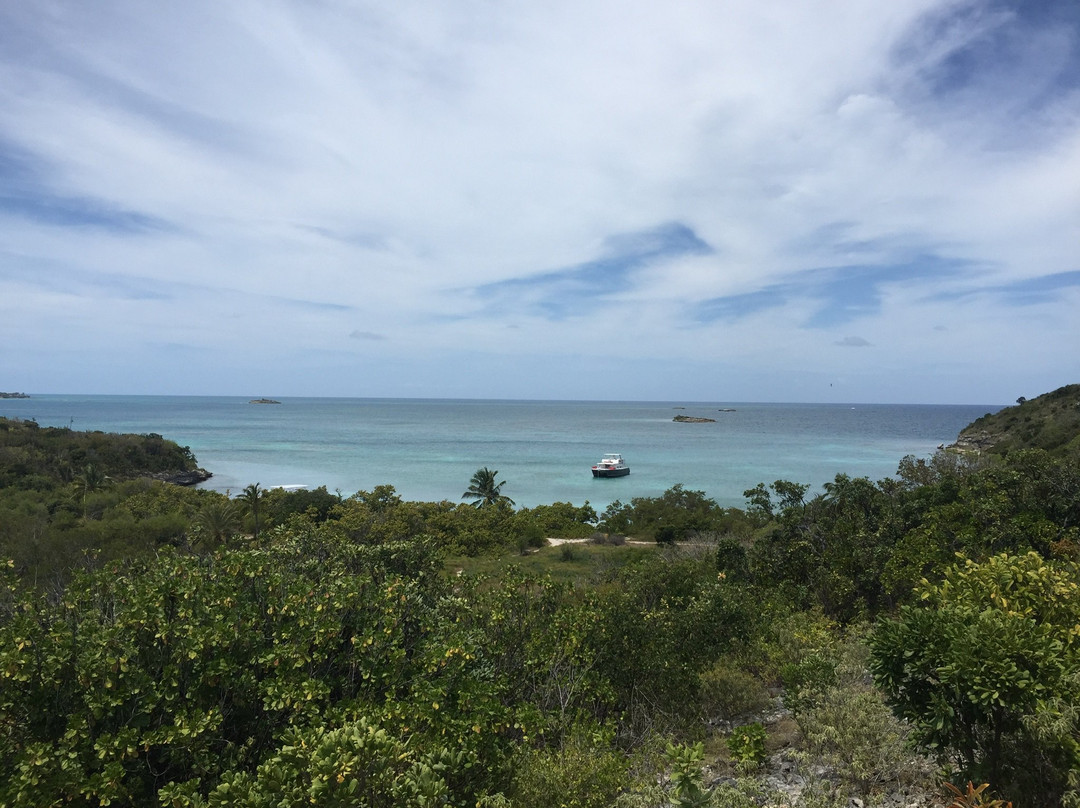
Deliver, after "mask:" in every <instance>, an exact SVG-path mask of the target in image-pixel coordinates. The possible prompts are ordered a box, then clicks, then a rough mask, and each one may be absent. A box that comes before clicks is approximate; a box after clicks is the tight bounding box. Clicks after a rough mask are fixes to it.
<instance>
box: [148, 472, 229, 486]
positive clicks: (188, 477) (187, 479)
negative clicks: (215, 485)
mask: <svg viewBox="0 0 1080 808" xmlns="http://www.w3.org/2000/svg"><path fill="white" fill-rule="evenodd" d="M147 476H149V477H150V479H152V480H160V481H161V482H163V483H172V484H173V485H183V486H191V485H198V484H199V483H204V482H206V481H207V480H209V479H210V478H211V477H213V476H214V475H213V474H211V473H210V472H209V471H207V470H206V469H191V470H190V471H159V472H156V473H154V474H150V475H147Z"/></svg>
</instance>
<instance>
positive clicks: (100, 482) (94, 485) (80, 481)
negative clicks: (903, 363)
mask: <svg viewBox="0 0 1080 808" xmlns="http://www.w3.org/2000/svg"><path fill="white" fill-rule="evenodd" d="M107 482H109V478H108V477H106V476H105V474H104V473H103V472H102V471H101V469H99V468H98V467H97V466H95V465H94V464H93V463H90V464H88V465H87V466H86V468H84V469H83V470H82V472H81V473H80V474H78V475H76V477H75V479H74V480H72V481H71V484H72V486H73V487H74V489H75V493H76V494H77V495H78V496H79V498H80V499H81V500H82V509H83V519H85V518H86V498H87V497H88V496H89V495H90V494H93V493H95V492H96V491H100V490H101V489H103V488H104V487H105V484H106V483H107Z"/></svg>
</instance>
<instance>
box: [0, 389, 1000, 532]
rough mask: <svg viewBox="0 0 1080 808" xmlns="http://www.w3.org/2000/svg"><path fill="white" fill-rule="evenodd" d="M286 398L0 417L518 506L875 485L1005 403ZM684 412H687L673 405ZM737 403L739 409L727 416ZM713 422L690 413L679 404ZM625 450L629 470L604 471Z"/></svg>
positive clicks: (17, 412)
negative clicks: (597, 466) (479, 492)
mask: <svg viewBox="0 0 1080 808" xmlns="http://www.w3.org/2000/svg"><path fill="white" fill-rule="evenodd" d="M281 401H282V403H281V404H280V405H272V404H249V403H248V399H242V398H231V397H197V396H75V395H64V396H60V395H42V396H34V397H33V398H30V399H5V400H0V415H5V416H8V417H19V418H33V419H35V420H36V421H37V422H38V423H39V424H41V425H43V426H71V427H72V428H73V429H82V430H91V429H97V430H104V431H108V432H136V433H148V432H156V433H158V434H161V435H164V436H165V437H166V438H169V439H171V440H174V441H176V442H177V443H179V444H181V445H182V446H190V447H191V450H192V451H193V452H195V455H196V456H197V457H198V459H199V464H200V465H201V466H203V467H204V468H206V469H208V470H209V471H211V472H213V474H214V477H213V479H212V480H211V481H209V483H207V486H208V487H210V488H214V489H217V490H221V491H225V490H227V489H231V490H232V491H233V492H234V493H235V492H237V491H239V490H240V489H242V488H243V487H244V486H245V485H248V484H249V483H253V482H258V483H261V484H262V485H263V487H270V486H274V485H305V486H308V487H312V488H314V487H316V486H319V485H325V486H326V487H327V488H329V489H330V490H331V491H333V490H335V489H339V490H340V491H341V492H342V493H343V494H351V493H353V492H355V491H357V490H371V489H372V488H374V487H375V486H376V485H381V484H386V483H388V484H390V485H393V486H394V487H395V488H396V489H397V492H398V493H399V494H400V495H401V496H402V497H404V498H405V499H411V500H442V499H449V500H453V501H459V500H460V499H461V494H462V492H463V491H464V490H465V488H466V487H467V486H468V481H469V478H470V477H471V476H472V474H473V472H475V471H476V469H478V468H480V467H481V466H487V467H489V468H491V469H497V470H498V472H499V478H500V479H504V480H506V485H505V487H504V489H503V491H504V492H505V493H506V494H507V495H509V496H510V497H512V498H513V499H514V500H515V501H516V502H517V504H518V505H525V506H533V505H539V504H548V503H552V502H567V501H569V502H573V503H574V504H576V505H580V504H582V503H584V502H585V501H586V500H588V501H589V502H591V503H592V505H593V506H594V507H596V509H597V510H598V511H600V510H603V508H604V507H606V506H607V505H608V504H610V503H611V502H612V501H613V500H615V499H621V500H622V501H624V502H625V501H628V500H629V499H630V498H632V497H635V496H656V495H658V494H661V493H663V492H664V491H665V490H667V489H668V488H670V487H671V486H672V485H675V484H676V483H683V484H684V485H685V486H686V487H687V488H691V489H696V490H701V491H704V492H705V493H706V494H708V495H709V496H711V497H713V498H714V499H716V501H717V502H719V503H720V504H721V505H724V506H729V507H730V506H740V507H741V506H742V505H744V500H743V491H745V490H746V489H748V488H752V487H753V486H755V485H757V483H759V482H766V483H769V482H772V481H774V480H778V479H785V480H792V481H795V482H801V483H808V484H810V485H811V486H812V487H813V488H814V489H819V488H820V486H821V485H822V484H823V483H825V482H828V481H829V480H832V479H833V478H834V477H835V476H836V474H838V473H840V472H843V473H846V474H849V475H851V476H853V477H861V476H866V477H870V478H871V479H874V480H878V479H881V478H883V477H887V476H891V475H892V474H894V473H895V471H896V467H897V464H898V463H899V461H900V459H901V458H902V457H904V456H905V455H908V454H914V455H917V456H920V457H925V456H928V455H929V454H931V453H932V452H933V451H934V449H935V448H936V447H937V446H938V445H939V444H942V443H951V442H952V441H953V440H954V439H955V438H956V436H957V434H958V433H959V431H960V430H961V429H962V428H963V427H965V426H967V424H969V423H970V422H971V421H973V420H975V419H976V418H978V417H979V416H980V415H983V414H984V413H987V412H992V411H996V410H998V409H1000V408H1001V407H1000V405H989V406H986V405H977V406H971V405H964V406H953V405H908V404H905V405H867V404H860V405H846V404H745V403H723V402H719V403H709V404H702V403H696V404H688V403H685V402H667V403H663V402H594V401H589V402H562V401H560V402H552V401H455V400H440V399H430V400H428V399H397V400H395V399H344V398H285V399H281ZM676 407H685V409H676ZM723 407H733V408H735V412H720V411H719V409H720V408H723ZM680 413H681V414H685V415H700V416H704V417H708V418H715V419H716V423H711V424H708V423H707V424H680V423H674V422H673V421H672V418H673V417H674V416H675V415H677V414H680ZM604 452H620V453H622V455H623V456H624V457H625V458H626V460H627V462H628V463H629V464H630V468H631V474H630V476H628V477H622V478H618V479H594V478H593V477H592V475H591V473H590V471H589V467H590V466H591V465H592V464H593V463H594V462H595V461H596V460H598V459H599V457H600V455H601V454H603V453H604Z"/></svg>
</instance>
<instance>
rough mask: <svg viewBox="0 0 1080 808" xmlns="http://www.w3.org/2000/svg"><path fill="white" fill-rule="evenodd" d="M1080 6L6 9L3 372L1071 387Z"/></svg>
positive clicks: (880, 394) (1077, 257)
mask: <svg viewBox="0 0 1080 808" xmlns="http://www.w3.org/2000/svg"><path fill="white" fill-rule="evenodd" d="M1078 8H1080V7H1078V6H1077V5H1076V4H1074V3H1026V2H1025V3H1021V2H1019V0H1015V2H1001V1H1000V0H990V1H989V2H975V0H913V1H912V2H906V3H880V4H875V5H873V6H872V7H866V6H853V5H852V4H850V3H845V2H840V0H828V2H825V3H818V4H814V5H813V6H812V7H811V6H805V7H803V6H800V5H798V4H788V5H786V6H785V7H784V8H783V9H777V8H773V7H771V6H769V5H768V4H762V3H758V2H751V1H750V0H736V1H735V2H732V3H726V4H723V5H722V6H719V5H717V4H714V3H706V2H699V1H698V0H677V2H674V3H667V4H653V3H631V5H630V6H627V5H626V4H625V3H614V2H610V1H609V0H588V2H584V3H580V2H579V3H568V2H554V3H545V4H539V5H536V6H533V7H529V8H524V7H514V6H498V7H492V6H490V5H489V4H480V3H478V2H474V0H465V1H464V2H458V3H453V4H443V3H431V2H420V3H413V4H405V5H403V4H376V3H367V2H345V0H322V2H319V3H300V2H297V0H270V2H261V3H254V2H247V1H246V0H242V1H241V2H236V3H216V2H211V0H191V2H187V3H184V4H179V5H176V4H174V5H171V6H162V7H157V6H155V7H153V8H151V7H149V6H147V7H143V6H141V5H138V4H132V3H128V2H124V1H123V0H106V2H103V3H95V4H93V5H92V6H89V5H87V4H85V3H80V2H77V1H76V0H43V2H40V3H34V4H18V3H11V4H6V5H4V6H3V7H2V8H0V237H2V243H3V245H4V247H3V249H4V253H3V255H0V344H3V345H4V350H3V353H0V371H2V375H4V376H5V377H8V378H10V379H11V381H10V382H8V384H9V385H12V386H14V387H17V388H20V389H30V390H35V389H36V390H57V391H61V390H70V389H75V387H73V386H72V385H76V386H78V385H81V388H80V389H89V388H90V387H94V389H97V390H102V391H108V390H128V389H131V390H135V391H146V392H172V391H176V392H182V391H189V392H215V391H220V392H246V390H247V388H248V387H253V388H258V389H266V382H267V380H271V379H272V380H274V382H275V384H274V385H273V389H275V390H280V391H281V394H282V395H284V394H286V393H288V392H290V391H295V392H305V393H325V394H370V395H395V394H400V395H409V394H417V395H440V394H445V395H470V394H475V395H499V396H527V397H548V396H551V397H605V396H611V395H616V396H618V397H642V398H656V397H661V398H663V397H680V398H723V399H725V400H731V399H732V398H733V397H735V398H738V397H743V398H753V399H762V398H775V397H779V398H784V399H789V400H794V399H807V398H816V397H829V396H839V397H843V398H846V399H849V400H850V399H856V400H954V401H975V400H1003V401H1011V400H1013V399H1014V398H1015V395H1013V394H1012V390H1013V389H1014V388H1023V389H1026V390H1030V389H1035V388H1039V387H1045V388H1048V389H1049V388H1052V387H1055V386H1057V385H1059V384H1061V383H1065V382H1069V381H1075V380H1076V378H1077V376H1078V374H1080V360H1077V359H1076V358H1073V357H1062V356H1060V355H1057V354H1059V353H1060V352H1057V353H1055V354H1051V353H1050V352H1048V351H1046V349H1045V346H1046V345H1047V344H1049V343H1050V342H1051V339H1050V334H1051V333H1052V334H1053V341H1054V344H1063V343H1070V344H1071V343H1073V342H1077V341H1080V323H1078V322H1077V319H1076V318H1075V317H1074V316H1073V315H1072V312H1073V311H1075V307H1076V304H1077V302H1080V301H1078V295H1080V290H1078V287H1077V283H1076V282H1075V277H1076V275H1075V273H1077V272H1080V248H1078V247H1077V245H1078V244H1080V186H1078V184H1077V183H1076V181H1075V177H1077V176H1080V11H1078V10H1077V9H1078ZM1021 304H1023V305H1021ZM357 323H363V324H364V325H363V326H362V328H358V327H357V325H356V324H357ZM839 329H843V330H839ZM942 329H945V330H942ZM1051 330H1052V331H1051ZM852 332H855V333H858V334H859V335H860V336H859V337H851V336H850V334H851V333H852ZM391 335H392V338H391ZM854 339H859V340H865V342H866V343H867V345H860V346H856V345H855V343H853V342H852V341H851V340H854ZM838 345H840V346H845V347H867V346H882V347H884V346H888V360H887V361H888V365H887V366H885V365H883V364H882V362H883V358H882V355H881V352H880V351H878V350H867V351H837V350H835V348H836V346H838ZM991 345H993V346H1000V347H999V348H996V349H995V356H994V366H995V372H994V374H993V378H987V376H986V374H985V373H983V372H982V371H981V370H980V368H981V367H982V366H983V363H982V359H983V357H984V356H985V352H986V350H987V346H991ZM214 346H217V349H216V350H214V349H213V348H214ZM185 350H189V351H190V352H192V353H191V354H190V355H193V356H198V357H201V359H200V361H199V365H200V368H199V372H198V373H197V374H195V373H189V372H188V371H187V370H185V368H184V366H183V362H182V358H183V357H184V356H186V355H188V354H187V353H185ZM838 354H841V355H842V356H838ZM95 363H96V368H97V370H96V373H90V372H88V371H85V372H84V370H83V368H86V367H95ZM163 367H164V369H166V370H167V371H168V372H166V373H163V372H161V371H162V369H163ZM841 370H842V371H843V373H844V377H845V378H846V379H848V380H849V381H848V383H847V384H845V385H844V386H842V387H840V386H838V387H834V388H832V389H830V388H829V387H828V385H829V384H830V383H832V382H833V381H834V380H835V379H837V378H838V376H839V375H840V372H841ZM611 374H616V375H617V376H618V377H620V378H624V379H625V380H626V381H625V384H624V385H620V387H621V388H622V389H619V390H616V391H611V390H610V389H609V388H608V387H604V388H603V390H601V389H598V387H597V386H596V383H595V381H596V379H597V378H600V377H603V376H610V375H611ZM132 379H135V380H137V382H133V381H131V380H132ZM373 379H374V380H378V384H377V386H376V387H374V388H373V387H372V386H371V383H372V382H371V380H373ZM358 380H363V383H362V384H361V382H360V381H358ZM420 380H422V381H420ZM852 380H857V381H852ZM290 384H293V385H295V386H294V387H292V388H288V385H290ZM193 388H197V389H193ZM285 388H288V389H285ZM604 391H607V392H604Z"/></svg>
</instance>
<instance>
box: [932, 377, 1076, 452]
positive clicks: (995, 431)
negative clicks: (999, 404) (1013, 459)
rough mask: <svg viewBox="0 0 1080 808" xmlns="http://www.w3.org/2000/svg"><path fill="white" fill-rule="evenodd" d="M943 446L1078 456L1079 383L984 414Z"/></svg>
mask: <svg viewBox="0 0 1080 808" xmlns="http://www.w3.org/2000/svg"><path fill="white" fill-rule="evenodd" d="M947 448H949V449H951V450H953V451H957V452H965V453H989V454H997V455H1004V454H1008V453H1009V452H1012V451H1018V450H1020V449H1044V450H1046V451H1047V452H1050V453H1051V454H1054V455H1071V456H1080V384H1069V385H1066V386H1065V387H1059V388H1058V389H1057V390H1054V391H1053V392H1050V393H1044V394H1043V395H1041V396H1038V397H1037V398H1033V399H1030V400H1029V399H1026V398H1023V397H1021V398H1019V399H1017V403H1016V405H1015V406H1012V407H1005V408H1004V409H1002V410H1000V411H999V412H996V413H987V414H986V415H984V416H982V417H981V418H979V419H977V420H975V421H974V422H972V423H971V424H969V425H968V426H967V427H965V428H964V429H963V430H962V431H961V432H960V434H959V436H957V438H956V442H955V443H952V444H950V445H949V446H948V447H947Z"/></svg>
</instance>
